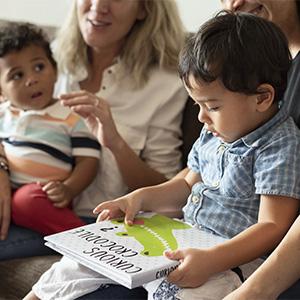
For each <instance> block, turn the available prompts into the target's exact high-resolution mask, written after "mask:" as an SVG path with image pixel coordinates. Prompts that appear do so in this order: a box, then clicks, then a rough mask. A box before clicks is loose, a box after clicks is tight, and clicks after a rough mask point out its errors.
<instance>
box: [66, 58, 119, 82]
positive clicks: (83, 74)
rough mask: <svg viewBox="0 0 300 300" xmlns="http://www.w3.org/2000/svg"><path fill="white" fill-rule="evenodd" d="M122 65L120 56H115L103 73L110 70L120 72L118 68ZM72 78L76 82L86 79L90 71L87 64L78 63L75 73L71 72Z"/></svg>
mask: <svg viewBox="0 0 300 300" xmlns="http://www.w3.org/2000/svg"><path fill="white" fill-rule="evenodd" d="M120 66H121V59H120V56H117V57H115V58H114V60H113V62H112V64H111V65H110V66H109V67H107V68H106V69H104V71H103V73H105V71H108V70H110V71H111V72H112V73H118V69H119V68H120ZM70 76H71V78H72V80H73V81H75V82H81V81H83V80H85V79H86V78H87V77H88V71H87V68H86V66H85V65H83V64H81V65H78V66H77V68H76V70H75V73H74V74H70Z"/></svg>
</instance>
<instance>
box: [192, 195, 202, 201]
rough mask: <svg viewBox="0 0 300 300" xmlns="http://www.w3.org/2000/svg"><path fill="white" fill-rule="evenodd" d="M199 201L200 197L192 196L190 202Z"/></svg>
mask: <svg viewBox="0 0 300 300" xmlns="http://www.w3.org/2000/svg"><path fill="white" fill-rule="evenodd" d="M199 201H200V198H199V197H198V196H195V195H194V196H192V202H193V203H198V202H199Z"/></svg>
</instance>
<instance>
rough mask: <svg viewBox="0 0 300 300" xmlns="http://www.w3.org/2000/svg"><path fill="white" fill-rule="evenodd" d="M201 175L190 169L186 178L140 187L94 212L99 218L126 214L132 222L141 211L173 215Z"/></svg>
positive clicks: (184, 201) (128, 221) (129, 222)
mask: <svg viewBox="0 0 300 300" xmlns="http://www.w3.org/2000/svg"><path fill="white" fill-rule="evenodd" d="M200 180H201V178H200V176H199V175H198V174H197V173H195V172H193V171H189V172H188V173H187V175H186V176H185V177H184V178H174V179H171V180H169V181H167V182H165V183H162V184H159V185H155V186H151V187H145V188H141V189H138V190H136V191H134V192H131V193H130V194H127V195H126V196H124V197H120V198H118V199H116V200H111V201H106V202H103V203H101V204H99V205H98V206H97V207H96V208H95V209H94V213H99V217H98V220H100V221H102V220H105V219H113V218H118V217H121V216H124V215H125V222H126V223H127V224H132V222H133V219H134V216H135V215H136V214H137V213H138V212H139V211H141V210H142V211H153V212H159V213H163V214H168V215H171V214H172V213H174V212H178V211H179V210H181V209H182V207H183V206H184V204H185V203H186V201H187V198H188V196H189V194H190V192H191V187H192V186H193V185H194V184H195V183H196V182H198V181H200Z"/></svg>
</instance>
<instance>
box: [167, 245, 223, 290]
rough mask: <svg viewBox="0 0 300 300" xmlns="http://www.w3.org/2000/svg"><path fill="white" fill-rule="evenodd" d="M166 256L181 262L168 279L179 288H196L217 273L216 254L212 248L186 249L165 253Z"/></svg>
mask: <svg viewBox="0 0 300 300" xmlns="http://www.w3.org/2000/svg"><path fill="white" fill-rule="evenodd" d="M164 254H165V256H166V257H167V258H169V259H172V260H178V261H180V265H179V266H178V268H177V269H176V270H174V271H173V272H171V273H170V274H169V276H168V277H167V279H168V281H169V282H171V283H174V284H176V285H177V286H179V287H189V288H195V287H199V286H200V285H202V284H203V283H205V282H206V281H207V280H208V278H209V277H210V276H212V275H213V274H215V273H217V272H218V271H217V270H214V266H215V265H216V263H215V259H214V253H213V251H212V250H211V248H208V249H195V248H186V249H178V250H175V251H165V253H164Z"/></svg>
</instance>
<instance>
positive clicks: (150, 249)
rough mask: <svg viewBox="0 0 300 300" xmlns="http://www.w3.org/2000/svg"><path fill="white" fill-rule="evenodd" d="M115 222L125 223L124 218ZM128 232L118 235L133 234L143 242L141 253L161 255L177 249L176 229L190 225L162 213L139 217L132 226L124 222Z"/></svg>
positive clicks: (132, 235)
mask: <svg viewBox="0 0 300 300" xmlns="http://www.w3.org/2000/svg"><path fill="white" fill-rule="evenodd" d="M112 222H113V223H114V224H120V223H122V224H124V221H123V220H114V221H112ZM124 227H125V229H126V232H118V233H117V235H118V236H131V237H134V238H135V239H136V240H137V241H138V242H139V243H141V244H142V245H143V247H144V249H143V250H142V251H141V252H140V254H142V255H145V256H161V255H163V253H164V251H165V250H175V249H177V247H178V244H177V241H176V238H175V237H174V235H173V232H172V230H174V229H187V228H190V226H189V225H187V224H184V223H182V222H180V221H176V220H173V219H170V218H167V217H165V216H162V215H154V216H152V217H150V218H143V217H138V218H136V219H135V220H134V224H133V225H132V226H128V225H126V224H124Z"/></svg>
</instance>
